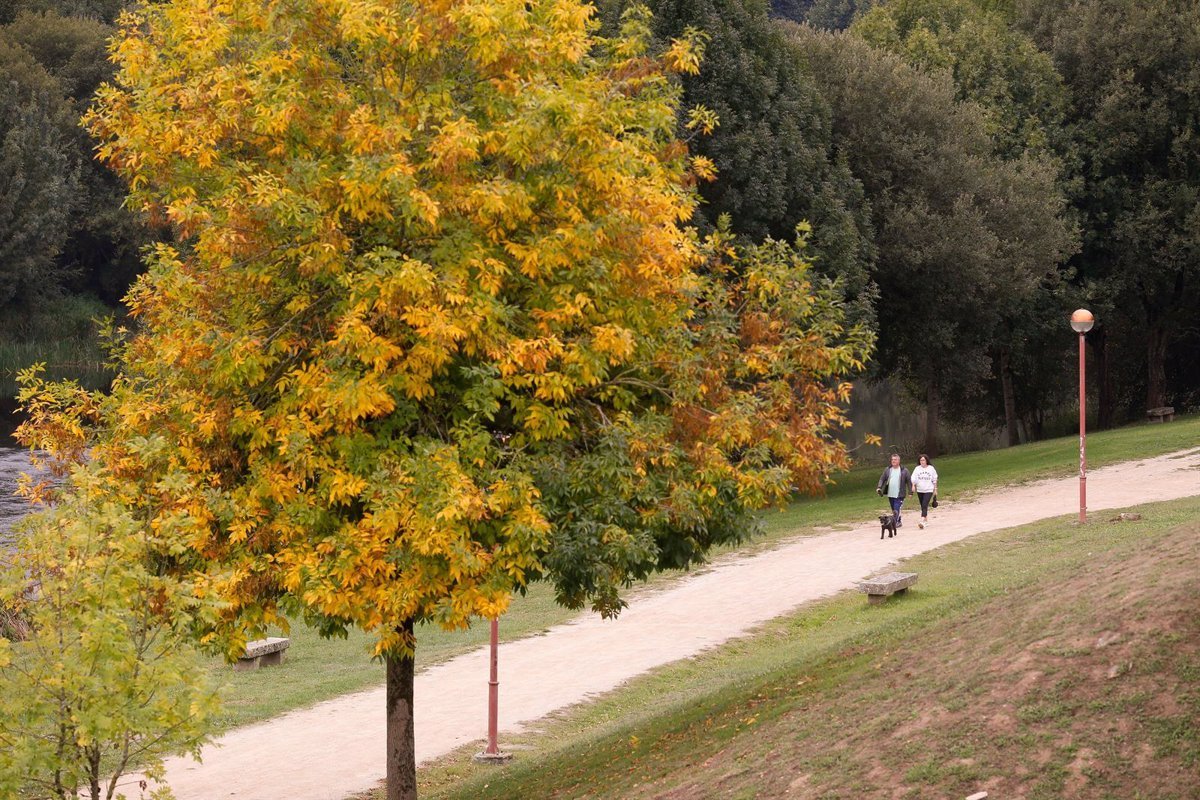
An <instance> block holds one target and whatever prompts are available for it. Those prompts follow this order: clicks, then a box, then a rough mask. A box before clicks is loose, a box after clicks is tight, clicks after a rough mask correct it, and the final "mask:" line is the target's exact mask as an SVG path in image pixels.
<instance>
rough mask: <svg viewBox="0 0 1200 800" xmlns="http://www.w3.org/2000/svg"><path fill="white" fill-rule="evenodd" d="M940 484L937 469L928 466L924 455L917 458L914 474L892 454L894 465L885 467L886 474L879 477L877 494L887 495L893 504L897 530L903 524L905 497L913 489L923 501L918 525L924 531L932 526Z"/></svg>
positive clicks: (897, 456)
mask: <svg viewBox="0 0 1200 800" xmlns="http://www.w3.org/2000/svg"><path fill="white" fill-rule="evenodd" d="M937 482H938V474H937V470H936V469H934V468H933V464H930V463H929V457H928V456H927V455H925V454H924V453H922V454H921V456H920V458H918V459H917V467H916V469H914V470H913V471H912V473H911V474H910V473H909V471H908V467H902V466H900V456H899V455H897V454H896V453H892V463H891V464H890V465H889V466H887V467H885V468H884V470H883V474H882V475H880V476H879V485H878V486H876V487H875V494H878V495H880V496H884V495H886V496H887V499H888V502H889V503H891V504H892V513H893V514H895V515H896V527H897V528H899V527H900V526H901V525H903V524H904V523H903V522H901V520H900V507H901V506H902V505H904V498H905V497H907V496H908V493H909V491H910V490H911V491H912V492H913V493H914V494H916V496H917V499H918V500H920V501H921V521H920V522H918V523H917V527H918V528H924V527H925V526H926V525H928V524H929V504H930V501H931V500H932V501H933V507H934V508H937Z"/></svg>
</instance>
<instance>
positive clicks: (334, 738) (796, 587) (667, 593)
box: [126, 448, 1200, 800]
mask: <svg viewBox="0 0 1200 800" xmlns="http://www.w3.org/2000/svg"><path fill="white" fill-rule="evenodd" d="M1198 468H1200V448H1195V449H1192V450H1188V451H1183V452H1181V453H1174V454H1171V455H1167V456H1162V457H1159V458H1153V459H1147V460H1144V461H1136V462H1130V463H1127V464H1122V465H1117V466H1113V467H1107V468H1104V469H1098V470H1095V471H1093V472H1090V473H1089V474H1088V501H1089V502H1088V508H1089V511H1092V512H1096V513H1097V515H1099V512H1101V511H1103V510H1104V509H1112V508H1122V507H1126V506H1132V505H1137V504H1139V503H1145V502H1151V501H1157V500H1171V499H1177V498H1181V497H1189V496H1192V495H1198V494H1200V472H1198V471H1197V469H1198ZM1077 487H1078V479H1077V478H1066V479H1056V480H1046V481H1038V482H1036V483H1031V484H1028V485H1024V486H1017V487H1008V488H1004V489H1002V490H1000V491H997V492H995V493H991V494H987V495H984V496H981V497H978V498H977V499H975V500H972V501H971V502H963V503H957V504H951V503H946V504H943V506H942V507H941V508H939V509H938V510H937V511H935V512H932V513H933V516H931V520H932V522H933V524H932V525H931V526H930V527H929V528H926V529H925V530H918V529H917V526H916V522H917V519H918V517H919V513H912V512H911V511H910V512H909V514H907V515H906V523H907V524H906V525H905V526H904V528H902V529H901V534H900V536H898V537H897V538H895V539H888V540H885V541H880V540H879V535H878V532H879V526H878V524H874V525H864V526H863V527H860V528H856V529H854V530H849V531H838V532H833V533H828V534H823V535H819V536H806V537H801V538H797V539H793V540H791V541H785V542H784V543H782V544H781V545H779V546H778V547H776V548H773V549H771V550H769V551H766V552H763V553H759V554H756V555H753V556H745V557H740V558H733V559H730V560H728V561H725V562H722V563H720V564H718V565H717V566H716V567H715V568H714V569H712V570H711V571H708V572H705V573H703V574H698V575H695V576H693V577H690V578H687V579H685V580H682V581H680V582H679V583H676V584H673V585H672V586H671V587H670V588H668V589H665V590H663V591H661V592H656V593H647V594H645V595H643V596H641V597H640V598H638V599H637V600H636V602H635V603H633V604H632V605H631V607H630V608H628V609H627V610H626V611H625V612H624V613H623V614H622V615H621V617H620V618H619V619H618V620H615V621H604V620H601V619H600V618H599V617H597V616H595V615H585V616H581V617H579V618H577V619H575V620H574V621H572V622H569V623H567V624H564V625H559V626H557V627H555V628H553V629H551V630H550V631H549V632H547V633H546V634H544V635H542V636H535V637H531V638H528V639H523V640H519V641H515V642H509V643H507V644H503V645H502V646H501V649H500V670H501V674H500V682H501V684H500V691H501V695H500V726H501V731H502V732H503V731H514V730H517V729H519V728H520V726H521V725H522V724H524V723H530V722H533V721H535V720H538V719H539V718H541V717H543V716H545V715H546V714H549V713H551V712H553V711H555V710H557V709H561V708H564V707H566V706H569V705H571V704H573V703H578V702H580V701H583V700H586V699H588V698H589V697H591V696H594V695H597V694H600V693H602V692H606V691H609V690H611V689H613V688H614V687H616V686H618V685H620V684H621V683H623V682H624V681H626V680H628V679H630V678H632V677H634V676H636V675H638V674H640V673H643V672H645V671H647V670H650V669H653V668H654V667H657V666H660V665H662V664H666V663H668V662H671V661H675V660H678V659H681V658H687V657H688V656H692V655H695V654H696V653H698V652H700V651H701V650H704V649H707V648H710V647H714V646H716V645H719V644H721V643H722V642H725V641H728V640H729V639H732V638H735V637H737V636H741V635H744V634H746V633H747V632H748V631H750V630H751V629H752V628H754V627H755V626H756V625H758V624H760V623H762V622H765V621H766V620H769V619H772V618H773V617H777V616H779V615H781V614H785V613H787V612H788V611H790V610H791V609H793V608H795V607H796V606H799V605H801V604H802V603H806V602H809V601H811V600H815V599H818V598H821V597H826V596H828V595H831V594H834V593H836V592H838V591H841V590H843V589H846V588H849V587H851V586H853V585H854V583H855V582H856V581H858V580H860V579H862V578H865V577H868V576H870V575H872V574H875V573H877V572H879V571H880V570H882V569H884V568H885V567H887V566H888V565H889V564H891V563H893V562H895V561H896V560H898V559H902V558H906V557H908V556H912V555H916V554H918V553H922V552H925V551H927V550H932V549H933V548H936V547H939V546H941V545H943V544H947V543H949V542H953V541H957V540H959V539H964V538H966V537H968V536H972V535H974V534H977V533H982V532H984V531H991V530H998V529H1001V528H1007V527H1012V526H1015V525H1023V524H1026V523H1030V522H1035V521H1037V520H1040V519H1045V518H1048V517H1055V516H1060V515H1063V514H1070V513H1073V512H1075V511H1077V510H1078V508H1079V493H1078V488H1077ZM486 681H487V650H486V649H481V650H478V651H475V652H472V653H468V654H466V655H463V656H460V657H458V658H456V659H453V660H451V661H448V662H446V663H443V664H441V665H439V666H436V667H433V668H431V669H428V670H426V671H424V672H422V673H420V674H419V675H418V676H417V681H416V730H417V759H418V760H419V761H426V760H429V759H433V758H436V757H437V756H440V755H443V754H445V753H447V752H449V751H451V750H453V749H455V748H457V747H459V746H460V745H463V744H465V743H468V742H470V741H472V740H479V739H481V738H482V737H483V736H484V735H485V726H486V709H487V683H486ZM383 709H384V701H383V689H382V688H379V689H373V690H369V691H365V692H360V693H357V694H352V695H347V696H345V697H341V698H337V699H334V700H330V701H327V702H324V703H321V704H319V705H316V706H314V707H312V708H309V709H305V710H302V711H296V712H292V713H289V714H286V715H284V716H282V717H279V718H276V719H274V720H271V721H268V722H264V723H260V724H257V725H252V726H249V727H246V728H240V729H237V730H234V731H231V732H230V733H228V734H226V735H225V736H223V737H221V739H220V740H218V742H216V743H215V744H214V745H212V746H209V747H206V748H205V749H204V752H203V763H202V764H197V763H195V762H193V761H190V760H186V759H173V760H171V761H170V762H168V764H167V781H168V783H169V784H170V786H171V788H172V790H173V791H174V792H175V796H176V797H177V798H178V800H219V798H237V799H238V800H275V798H280V797H286V798H289V800H342V798H345V797H347V796H348V795H350V794H353V793H355V792H359V791H363V790H365V789H369V788H371V787H372V786H374V785H375V784H376V783H377V782H378V781H379V780H380V779H382V778H383V775H384V761H383V757H384V719H383ZM130 781H131V782H130V783H129V784H127V786H126V791H127V792H129V793H130V795H131V796H133V797H136V796H137V788H136V779H130Z"/></svg>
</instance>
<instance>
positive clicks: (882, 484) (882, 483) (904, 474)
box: [875, 464, 912, 499]
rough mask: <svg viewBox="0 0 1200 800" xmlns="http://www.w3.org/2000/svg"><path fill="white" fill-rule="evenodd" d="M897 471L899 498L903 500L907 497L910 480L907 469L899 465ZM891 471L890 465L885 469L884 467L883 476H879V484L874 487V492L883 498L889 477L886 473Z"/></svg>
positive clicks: (885, 495)
mask: <svg viewBox="0 0 1200 800" xmlns="http://www.w3.org/2000/svg"><path fill="white" fill-rule="evenodd" d="M897 469H899V470H900V497H901V498H902V499H903V498H905V497H908V488H909V484H910V482H911V480H912V478H911V476H910V475H909V474H908V467H906V466H904V465H903V464H901V465H900V466H899V467H897ZM891 471H892V465H891V464H888V465H887V466H886V467H884V468H883V474H882V475H880V476H879V484H878V485H877V486H876V487H875V491H877V492H879V493H880V494H881V495H883V496H884V497H887V490H888V478H890V477H891V476H890V475H889V474H888V473H890V472H891Z"/></svg>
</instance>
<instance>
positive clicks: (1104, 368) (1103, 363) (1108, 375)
mask: <svg viewBox="0 0 1200 800" xmlns="http://www.w3.org/2000/svg"><path fill="white" fill-rule="evenodd" d="M1087 341H1088V344H1090V345H1091V346H1092V356H1093V363H1094V364H1095V371H1096V384H1097V386H1098V387H1099V396H1098V398H1097V401H1096V406H1097V408H1096V427H1097V428H1098V429H1100V430H1108V429H1109V428H1111V427H1112V426H1113V392H1112V370H1110V369H1109V368H1108V332H1107V331H1106V330H1105V328H1104V326H1103V325H1097V326H1096V327H1095V328H1093V329H1092V331H1091V333H1089V334H1088V336H1087Z"/></svg>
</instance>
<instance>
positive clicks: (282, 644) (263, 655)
mask: <svg viewBox="0 0 1200 800" xmlns="http://www.w3.org/2000/svg"><path fill="white" fill-rule="evenodd" d="M291 643H292V640H291V639H287V638H284V637H282V636H272V637H270V638H267V639H256V640H255V641H253V642H246V654H245V655H243V656H241V657H240V658H238V660H237V663H236V664H234V665H233V668H234V669H235V670H237V671H238V672H243V671H246V670H251V669H258V668H259V667H270V666H275V665H277V664H282V663H283V653H284V651H285V650H287V649H288V646H289V645H291Z"/></svg>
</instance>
